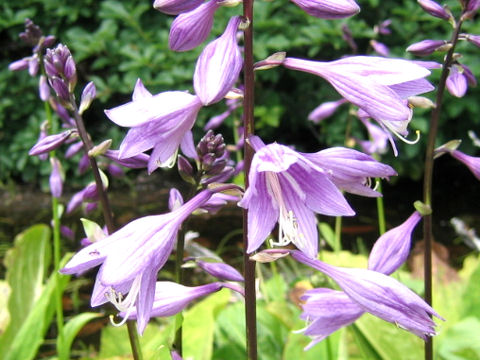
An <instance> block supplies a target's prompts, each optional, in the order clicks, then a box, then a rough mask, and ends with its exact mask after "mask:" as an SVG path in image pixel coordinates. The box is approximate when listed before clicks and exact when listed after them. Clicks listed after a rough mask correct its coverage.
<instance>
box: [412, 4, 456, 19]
mask: <svg viewBox="0 0 480 360" xmlns="http://www.w3.org/2000/svg"><path fill="white" fill-rule="evenodd" d="M418 4H419V5H420V6H421V7H422V9H423V10H425V11H426V12H427V13H429V14H430V15H432V16H435V17H438V18H440V19H445V20H448V19H450V17H451V14H449V13H448V12H447V11H446V10H445V9H444V8H443V7H442V6H441V5H439V4H438V3H436V2H435V1H433V0H418Z"/></svg>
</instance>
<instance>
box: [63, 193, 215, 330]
mask: <svg viewBox="0 0 480 360" xmlns="http://www.w3.org/2000/svg"><path fill="white" fill-rule="evenodd" d="M211 195H212V192H211V191H209V190H204V191H202V192H200V193H199V194H198V195H196V196H195V197H194V198H192V199H191V200H190V201H188V202H187V203H185V204H184V205H183V206H181V207H179V208H178V209H177V210H175V211H172V212H170V213H167V214H162V215H155V216H146V217H143V218H140V219H137V220H134V221H132V222H131V223H129V224H127V225H125V226H124V227H122V228H121V229H120V230H118V231H116V232H114V233H113V234H111V235H110V236H108V237H106V238H104V239H102V240H101V241H98V242H95V243H93V244H92V245H89V246H87V247H85V248H83V249H82V250H80V251H79V252H78V253H77V254H75V255H74V256H73V257H72V259H71V260H70V261H69V262H68V263H67V264H66V265H65V267H64V268H63V269H61V272H62V273H63V274H76V275H79V274H82V273H84V272H85V271H87V270H89V269H91V268H93V267H95V266H98V265H101V267H100V269H99V272H98V274H97V280H96V284H95V289H94V294H93V295H92V306H97V305H100V304H102V303H104V302H106V301H107V300H108V301H111V302H112V303H113V304H114V305H115V306H116V307H117V308H118V309H119V310H120V311H125V312H126V316H125V317H126V318H128V316H129V315H130V312H131V311H132V309H133V307H134V306H135V307H136V311H137V317H138V323H137V325H138V329H139V332H143V330H144V329H145V326H146V325H147V322H148V320H149V318H150V316H151V311H152V306H153V302H154V295H155V283H156V280H157V273H158V271H159V270H160V269H161V268H162V267H163V265H164V264H165V262H166V261H167V259H168V257H169V255H170V253H171V252H172V250H173V247H174V244H175V241H176V238H177V233H178V230H179V229H180V226H181V225H182V222H183V221H184V220H185V219H186V218H187V217H188V216H190V214H191V213H192V212H193V211H195V210H196V209H197V208H199V207H200V206H201V205H202V204H204V203H205V202H206V201H207V200H208V199H209V198H210V196H211ZM126 293H128V295H127V296H126V297H125V298H124V295H125V294H126Z"/></svg>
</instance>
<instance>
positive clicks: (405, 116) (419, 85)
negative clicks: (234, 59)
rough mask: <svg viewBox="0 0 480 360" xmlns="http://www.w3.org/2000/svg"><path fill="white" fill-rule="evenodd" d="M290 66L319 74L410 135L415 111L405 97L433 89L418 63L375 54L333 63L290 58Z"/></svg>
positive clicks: (393, 127) (375, 116) (381, 121)
mask: <svg viewBox="0 0 480 360" xmlns="http://www.w3.org/2000/svg"><path fill="white" fill-rule="evenodd" d="M283 65H284V66H285V67H287V68H289V69H294V70H300V71H305V72H309V73H312V74H315V75H318V76H320V77H322V78H324V79H325V80H327V81H328V82H329V83H330V84H331V85H332V86H333V87H334V88H335V89H336V90H337V91H338V92H339V93H340V95H342V96H343V97H344V98H345V99H347V100H348V101H349V102H351V103H352V104H354V105H357V106H358V107H359V108H361V109H362V110H364V111H365V112H366V113H368V114H369V115H370V116H371V117H372V118H373V119H375V120H377V121H378V122H379V124H380V125H381V126H382V127H383V128H385V129H388V130H390V131H391V132H392V133H394V134H395V135H397V136H406V135H407V134H408V131H407V125H408V123H409V122H410V120H411V117H412V112H411V109H410V108H409V107H408V104H407V102H406V101H404V99H406V98H408V97H409V96H413V95H418V94H422V93H425V92H428V91H431V90H432V89H433V86H432V85H431V84H430V83H429V82H428V81H427V80H425V79H424V77H426V76H428V75H429V74H430V71H429V70H427V68H426V67H424V66H421V65H419V64H418V63H415V62H412V61H407V60H401V59H390V58H388V59H387V58H382V57H374V56H353V57H346V58H343V59H340V60H336V61H331V62H319V61H310V60H301V59H295V58H286V59H285V60H284V61H283Z"/></svg>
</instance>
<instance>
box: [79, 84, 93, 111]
mask: <svg viewBox="0 0 480 360" xmlns="http://www.w3.org/2000/svg"><path fill="white" fill-rule="evenodd" d="M96 96H97V89H96V88H95V84H94V83H93V81H90V82H89V83H88V84H87V85H86V86H85V87H84V88H83V91H82V99H81V101H80V107H79V110H78V112H79V114H80V115H82V114H83V112H84V111H85V110H87V109H88V108H89V107H90V104H91V103H92V101H93V100H94V99H95V97H96Z"/></svg>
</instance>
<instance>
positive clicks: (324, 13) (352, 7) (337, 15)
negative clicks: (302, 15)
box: [291, 0, 360, 19]
mask: <svg viewBox="0 0 480 360" xmlns="http://www.w3.org/2000/svg"><path fill="white" fill-rule="evenodd" d="M291 1H292V2H293V3H294V4H295V5H297V6H298V7H299V8H301V9H302V10H303V11H305V12H306V13H307V14H308V15H311V16H315V17H317V18H321V19H342V18H346V17H350V16H353V15H355V14H357V13H358V12H360V7H359V6H358V5H357V3H356V2H355V1H353V0H291Z"/></svg>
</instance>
